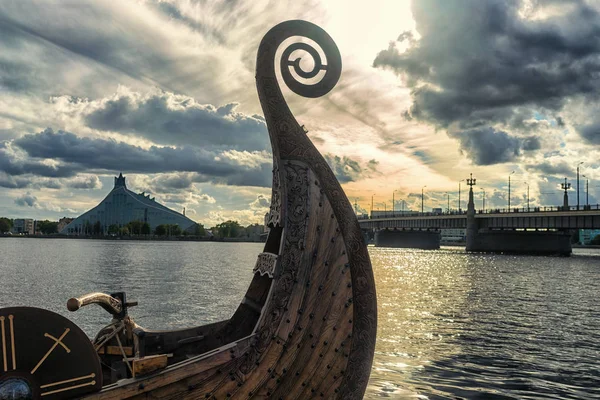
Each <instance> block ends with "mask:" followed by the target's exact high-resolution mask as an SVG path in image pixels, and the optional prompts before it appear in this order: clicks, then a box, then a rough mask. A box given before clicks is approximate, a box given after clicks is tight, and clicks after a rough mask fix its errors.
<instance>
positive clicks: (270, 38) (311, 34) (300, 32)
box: [256, 20, 342, 98]
mask: <svg viewBox="0 0 600 400" xmlns="http://www.w3.org/2000/svg"><path fill="white" fill-rule="evenodd" d="M294 36H299V37H303V38H307V39H311V40H312V41H313V42H314V43H316V44H317V45H318V46H319V47H320V48H321V50H322V52H323V53H324V54H325V57H326V61H325V64H324V63H323V61H324V60H322V59H321V55H320V54H319V52H318V50H317V49H315V48H314V47H313V46H312V45H311V44H309V43H304V42H301V43H292V44H290V45H289V46H288V47H286V49H285V50H284V51H283V54H282V55H281V59H280V63H279V66H280V69H281V76H282V78H283V80H284V82H285V84H286V85H287V86H288V87H289V88H290V89H291V90H292V91H293V92H294V93H296V94H299V95H300V96H304V97H312V98H315V97H321V96H323V95H325V94H327V93H328V92H329V91H330V90H331V89H333V87H334V86H335V85H336V83H337V81H338V79H339V78H340V75H341V72H342V58H341V56H340V51H339V50H338V48H337V46H336V45H335V42H334V41H333V39H332V38H331V36H329V35H328V34H327V32H325V31H324V30H323V29H321V28H320V27H318V26H317V25H315V24H311V23H310V22H306V21H301V20H294V21H286V22H282V23H280V24H278V25H276V26H275V27H273V28H272V29H271V30H270V31H269V32H267V34H266V35H265V37H264V38H263V40H262V41H261V43H260V47H259V49H258V59H257V63H256V77H257V84H259V83H258V78H259V77H271V78H275V55H276V52H277V49H278V48H279V46H280V45H281V44H282V43H283V42H284V41H285V40H287V39H288V38H291V37H294ZM296 50H301V51H305V52H306V53H308V55H310V56H311V57H312V59H313V61H314V65H313V69H312V70H311V71H304V70H303V69H302V68H301V66H300V61H301V59H302V57H296V58H294V59H293V60H292V59H290V56H291V55H292V53H293V52H294V51H296ZM291 68H293V69H294V72H295V73H296V74H297V75H298V76H299V77H301V78H303V79H311V78H315V77H317V75H318V74H319V73H320V72H321V71H325V73H324V74H323V77H322V78H321V79H320V80H319V81H318V82H316V83H303V82H300V81H298V80H297V79H296V77H294V76H293V74H292V73H291V71H290V69H291ZM259 90H260V87H259Z"/></svg>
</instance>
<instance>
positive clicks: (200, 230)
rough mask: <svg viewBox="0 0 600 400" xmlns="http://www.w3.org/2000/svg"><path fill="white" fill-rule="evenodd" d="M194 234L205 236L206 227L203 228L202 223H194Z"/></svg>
mask: <svg viewBox="0 0 600 400" xmlns="http://www.w3.org/2000/svg"><path fill="white" fill-rule="evenodd" d="M194 235H196V236H206V229H204V225H202V224H196V225H194Z"/></svg>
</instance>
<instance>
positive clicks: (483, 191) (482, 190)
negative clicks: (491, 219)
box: [481, 188, 485, 212]
mask: <svg viewBox="0 0 600 400" xmlns="http://www.w3.org/2000/svg"><path fill="white" fill-rule="evenodd" d="M481 192H482V193H483V205H482V206H483V212H485V189H484V188H481Z"/></svg>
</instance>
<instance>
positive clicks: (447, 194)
mask: <svg viewBox="0 0 600 400" xmlns="http://www.w3.org/2000/svg"><path fill="white" fill-rule="evenodd" d="M446 196H448V208H446V213H448V214H450V193H448V192H446Z"/></svg>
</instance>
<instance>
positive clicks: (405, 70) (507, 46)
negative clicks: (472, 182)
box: [373, 0, 600, 165]
mask: <svg viewBox="0 0 600 400" xmlns="http://www.w3.org/2000/svg"><path fill="white" fill-rule="evenodd" d="M528 4H530V5H531V7H530V9H528V10H526V8H525V7H524V2H522V1H518V0H510V1H506V0H489V1H481V2H476V4H472V3H469V2H464V1H462V0H419V1H416V0H415V1H413V3H412V10H413V15H414V18H415V21H416V31H417V32H418V39H415V35H412V34H402V35H401V36H400V37H399V38H398V40H397V41H396V42H392V43H391V44H390V45H389V47H388V48H387V49H385V50H382V51H381V52H379V54H378V55H377V57H376V58H375V60H374V63H373V65H374V66H375V67H380V68H388V69H391V70H393V71H394V72H396V73H397V74H398V75H400V76H401V77H402V79H403V81H404V82H405V84H406V85H407V86H408V87H409V88H410V89H411V97H412V101H413V104H412V106H411V107H410V110H409V112H408V114H409V116H410V117H411V118H414V119H418V120H421V121H425V122H429V123H431V124H433V125H435V126H436V127H438V128H442V129H449V130H452V131H453V132H459V133H458V136H459V138H460V139H461V140H462V141H463V143H466V144H467V146H466V147H464V148H463V151H465V152H467V155H468V156H470V157H471V158H473V159H474V160H475V162H476V163H482V164H485V165H489V164H490V163H498V162H505V161H507V160H510V159H514V157H516V156H517V155H518V154H519V152H520V151H521V150H537V149H539V148H540V147H541V143H540V142H539V140H536V139H526V140H524V141H521V143H518V142H517V139H518V137H519V136H522V135H523V134H524V133H525V134H526V133H527V132H529V133H531V129H536V128H535V125H536V124H529V126H528V125H527V123H526V122H527V121H531V120H532V116H534V115H537V114H540V113H541V118H547V119H550V120H554V121H556V126H557V127H560V126H561V125H564V121H563V119H562V118H561V117H559V116H558V113H559V112H560V111H561V110H562V109H563V108H564V107H565V106H566V104H568V101H569V99H573V98H581V99H587V100H588V101H589V102H592V103H597V102H598V97H597V93H598V91H599V90H600V80H599V79H598V78H597V76H598V72H599V71H600V41H599V40H598V37H600V14H599V13H598V11H597V10H596V9H594V8H592V7H591V6H589V5H588V4H587V3H586V2H583V1H576V0H571V1H570V0H565V1H562V2H560V3H557V2H532V3H528ZM559 7H560V8H559ZM404 49H406V50H404ZM492 129H493V131H492ZM539 129H541V128H539ZM593 131H594V127H590V128H589V129H583V130H581V131H580V133H581V134H582V136H583V137H584V138H586V139H588V140H589V141H590V143H597V141H596V139H595V138H596V137H597V136H594V134H593V133H592V132H593ZM481 132H488V133H487V134H486V137H488V138H490V139H493V140H494V142H495V143H497V144H499V145H500V146H501V148H500V149H499V150H495V149H493V148H492V147H491V146H477V145H472V144H476V142H479V139H473V141H470V140H469V139H466V138H464V136H465V135H468V134H481ZM491 132H493V133H494V134H496V136H493V134H492V133H491ZM484 147H485V148H484ZM469 151H474V153H470V152H469ZM484 151H491V152H492V153H491V154H489V155H487V154H482V153H483V152H484Z"/></svg>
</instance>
